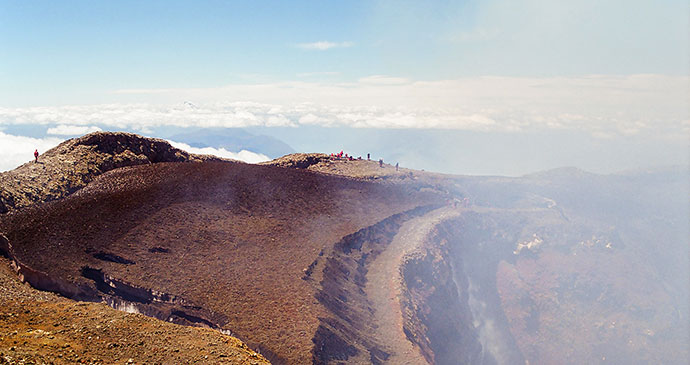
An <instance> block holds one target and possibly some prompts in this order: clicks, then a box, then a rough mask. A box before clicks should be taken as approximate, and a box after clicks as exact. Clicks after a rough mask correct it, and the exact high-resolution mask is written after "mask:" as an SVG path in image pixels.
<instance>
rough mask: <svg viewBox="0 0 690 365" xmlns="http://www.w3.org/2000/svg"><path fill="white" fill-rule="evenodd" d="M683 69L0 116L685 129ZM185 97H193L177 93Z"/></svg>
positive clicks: (597, 132) (87, 123)
mask: <svg viewBox="0 0 690 365" xmlns="http://www.w3.org/2000/svg"><path fill="white" fill-rule="evenodd" d="M689 82H690V78H688V77H687V76H664V75H629V76H598V75H593V76H586V77H552V78H516V77H477V78H466V79H456V80H440V81H411V80H409V79H405V78H399V77H387V76H370V77H366V78H362V79H360V80H359V81H358V82H354V83H342V84H321V83H309V82H283V83H273V84H258V85H228V86H225V87H218V88H206V89H134V90H118V91H117V92H116V94H115V95H119V96H123V97H133V96H134V97H137V98H144V99H146V100H151V101H152V102H150V103H146V104H143V103H141V104H132V103H114V104H101V105H76V106H57V107H29V108H0V126H1V125H3V124H4V125H7V124H43V125H53V124H59V125H62V126H59V127H58V128H55V129H51V130H52V132H54V133H57V132H60V133H68V132H75V131H76V130H77V128H83V130H89V129H93V128H97V127H94V126H100V127H101V128H115V129H130V130H138V131H141V132H146V131H148V130H150V129H151V128H154V127H160V126H180V127H189V126H194V127H248V126H266V127H278V126H279V127H285V126H288V127H295V126H300V125H319V126H346V127H353V128H435V129H457V130H469V131H484V132H520V131H548V130H560V131H563V130H575V131H579V132H586V133H589V134H591V135H593V136H597V137H613V136H628V135H648V136H649V137H650V138H652V137H660V138H683V136H687V134H688V133H689V132H690V118H689V117H688V110H687V100H689V99H690V95H689V91H688V88H687V85H688V83H689ZM185 101H191V102H192V103H193V106H190V105H191V104H190V103H185Z"/></svg>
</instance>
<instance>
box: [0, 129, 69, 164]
mask: <svg viewBox="0 0 690 365" xmlns="http://www.w3.org/2000/svg"><path fill="white" fill-rule="evenodd" d="M62 141H63V139H61V138H54V137H49V138H30V137H23V136H13V135H11V134H5V133H3V132H0V156H2V158H0V171H7V170H12V169H14V168H15V167H17V166H19V165H21V164H23V163H25V162H30V161H32V160H33V159H34V155H33V153H34V149H38V152H39V153H43V152H45V151H47V150H49V149H51V148H53V147H55V146H57V145H58V144H60V142H62Z"/></svg>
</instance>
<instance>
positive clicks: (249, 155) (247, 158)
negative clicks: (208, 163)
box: [168, 141, 271, 163]
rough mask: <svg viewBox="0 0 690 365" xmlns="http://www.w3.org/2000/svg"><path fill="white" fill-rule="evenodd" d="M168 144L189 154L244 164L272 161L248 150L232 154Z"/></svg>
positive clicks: (179, 143) (222, 149)
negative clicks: (209, 156)
mask: <svg viewBox="0 0 690 365" xmlns="http://www.w3.org/2000/svg"><path fill="white" fill-rule="evenodd" d="M168 142H170V144H171V145H172V146H173V147H176V148H179V149H181V150H185V151H187V152H189V153H196V154H200V155H214V156H218V157H223V158H230V159H233V160H239V161H244V162H248V163H259V162H264V161H269V160H271V159H270V158H269V157H268V156H266V155H263V154H260V153H255V152H251V151H247V150H242V151H240V152H230V151H228V150H226V149H225V148H213V147H203V148H197V147H192V146H190V145H188V144H185V143H181V142H175V141H168Z"/></svg>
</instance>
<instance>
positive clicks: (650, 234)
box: [0, 133, 688, 364]
mask: <svg viewBox="0 0 690 365" xmlns="http://www.w3.org/2000/svg"><path fill="white" fill-rule="evenodd" d="M683 176H684V175H683V174H682V173H678V172H674V171H666V170H664V171H656V172H644V173H635V174H627V175H611V176H602V175H593V174H587V173H584V172H581V171H579V170H558V171H551V172H548V173H543V174H539V175H533V176H526V177H524V178H495V177H461V176H449V175H441V174H432V173H425V172H420V171H412V170H407V169H400V170H398V169H396V168H395V167H393V166H389V165H383V166H382V167H381V166H379V163H378V162H375V161H366V160H355V161H346V160H336V159H331V158H329V157H328V156H326V155H320V154H310V155H305V154H296V155H288V156H285V157H283V158H280V159H277V160H274V161H272V162H269V163H266V164H263V165H251V164H245V163H241V162H236V161H228V160H221V159H217V158H211V157H203V156H195V155H189V154H186V153H185V152H183V151H180V150H176V149H174V148H172V147H170V146H169V145H167V144H166V143H165V142H164V141H161V140H152V139H147V138H143V137H139V136H136V135H131V134H122V133H95V134H90V135H87V136H84V137H81V138H78V139H74V140H70V141H67V142H65V143H63V144H62V145H60V146H58V147H56V149H54V150H51V151H49V152H47V153H46V154H45V159H44V160H43V164H34V163H27V164H25V165H23V166H21V167H19V168H18V169H16V170H13V171H10V172H7V173H3V174H2V175H1V176H0V182H2V184H3V185H2V189H3V190H2V195H1V197H2V204H3V205H2V206H3V210H4V211H5V213H4V214H3V215H2V216H1V217H0V231H1V232H2V236H1V237H0V251H2V253H3V254H4V256H6V258H7V260H5V261H3V262H2V264H3V265H5V266H3V267H5V268H4V269H3V270H2V271H0V277H2V278H3V279H2V281H0V283H2V286H1V287H0V289H2V293H3V294H2V295H1V296H0V299H1V300H2V303H3V304H7V305H6V306H5V305H3V306H2V309H0V324H1V325H0V330H2V331H3V332H2V333H1V334H0V336H1V338H0V352H2V353H3V356H11V357H12V359H13V361H19V359H29V360H32V359H33V360H47V361H57V362H60V361H62V360H60V358H57V357H50V356H53V355H49V353H53V354H57V353H60V354H62V353H63V352H64V353H65V354H64V355H63V356H73V354H74V353H69V350H64V349H66V348H67V347H62V346H64V345H65V344H69V345H70V348H72V349H74V348H76V347H77V346H80V350H79V351H85V353H86V354H88V356H90V358H89V361H92V362H102V363H108V362H111V361H112V360H113V359H115V358H119V357H120V356H125V355H124V354H126V353H132V354H134V355H132V356H134V357H136V359H133V360H137V361H139V360H140V361H148V362H180V361H206V362H231V363H241V362H247V363H252V362H261V361H265V359H268V360H269V361H271V362H273V363H287V364H304V363H317V364H325V363H374V364H380V363H395V364H398V363H415V364H416V363H436V364H457V363H482V364H493V363H498V364H504V363H527V362H529V363H598V362H609V361H614V362H618V363H636V362H639V363H648V362H663V363H684V362H687V359H688V353H687V346H685V345H686V344H687V343H688V331H687V328H688V326H687V321H688V319H687V318H688V317H687V314H688V307H687V298H688V293H687V291H688V289H687V288H688V286H687V285H686V284H687V280H685V279H683V280H680V279H678V278H683V277H684V278H687V275H686V276H682V275H684V273H685V274H687V272H684V270H687V265H686V264H687V263H685V262H683V259H682V257H683V256H682V255H683V253H684V252H686V249H687V246H688V244H687V239H688V238H687V235H684V233H683V228H682V227H683V222H682V221H681V220H682V218H681V217H683V216H686V217H687V207H684V206H682V205H681V204H678V202H677V199H675V200H674V199H673V195H672V193H673V192H675V191H678V190H679V189H680V190H682V189H683V188H684V186H685V185H684V183H683V181H682V180H683ZM684 214H685V215H684ZM662 245H663V249H661V247H662ZM7 265H11V267H12V268H13V269H14V270H13V273H12V272H11V271H10V270H9V268H8V267H7ZM14 275H16V276H14ZM16 278H19V279H20V280H22V281H24V282H27V283H29V284H31V286H32V287H33V288H35V289H38V290H42V291H49V292H53V293H57V294H58V295H59V296H56V295H52V294H47V293H44V292H39V291H36V290H35V289H30V288H27V287H24V286H21V285H19V284H18V283H17V282H16ZM22 293H24V294H22ZM26 293H28V294H26ZM17 303H20V304H17ZM93 303H104V304H107V305H108V306H110V307H113V308H116V309H120V310H123V311H127V312H135V313H139V314H143V315H146V316H148V317H153V318H156V319H158V320H160V321H158V320H156V319H152V318H148V317H144V316H141V315H137V314H127V315H126V317H123V316H125V314H124V313H121V312H117V311H112V310H109V309H108V308H106V307H105V306H104V305H102V304H93ZM81 305H86V306H89V308H98V311H99V314H100V315H101V316H102V318H103V320H104V321H106V322H107V323H108V324H109V325H110V324H113V326H115V325H117V324H118V323H119V324H122V323H130V324H132V323H134V324H137V323H147V325H136V326H132V327H133V328H132V330H131V334H120V335H117V333H120V332H117V331H115V330H113V329H110V328H109V329H108V330H107V331H106V329H105V328H104V327H103V326H104V325H103V324H100V323H99V324H98V325H96V327H92V326H91V324H90V323H92V322H93V321H95V319H93V318H91V317H86V316H79V315H76V316H70V317H66V315H65V313H72V312H71V311H72V309H73V308H80V307H79V306H81ZM27 311H28V312H27ZM77 311H78V309H77ZM31 313H37V314H36V315H35V316H33V317H31V316H30V314H31ZM62 317H65V318H66V319H65V320H62V321H56V322H55V323H57V324H55V325H54V328H55V329H57V330H54V331H57V332H60V331H62V332H60V336H62V337H61V341H62V342H60V343H58V342H55V343H52V342H50V341H48V340H46V341H45V342H44V343H42V344H45V345H46V346H48V347H45V348H44V347H41V346H39V345H40V344H35V343H34V342H35V341H34V342H31V341H28V340H24V338H29V337H31V336H33V337H31V338H32V339H35V338H37V337H36V336H37V335H36V333H35V331H37V329H36V328H35V327H40V326H39V325H38V324H40V323H44V321H50V322H51V323H52V322H53V321H54V318H62ZM29 321H31V322H29ZM106 322H104V323H106ZM164 322H167V323H164ZM170 322H172V323H170ZM31 323H36V325H31V328H30V331H29V324H31ZM179 325H184V326H179ZM134 327H136V328H134ZM75 328H78V329H81V328H84V331H89V336H86V337H78V336H76V335H75V334H74V333H73V331H74V329H75ZM41 330H42V331H47V330H44V329H41ZM189 331H197V332H193V333H192V332H189ZM182 332H184V333H185V334H184V335H182V334H180V333H182ZM27 333H29V334H27ZM228 335H232V336H235V337H236V338H238V339H239V340H241V341H243V342H240V341H239V340H236V339H234V338H232V337H230V336H228ZM50 336H53V337H56V335H50ZM69 336H72V337H69ZM108 336H120V337H117V339H112V338H109V337H108ZM185 336H187V337H185ZM204 336H206V337H204ZM213 336H215V337H213ZM211 337H213V339H211ZM207 338H208V341H207V343H206V342H204V343H199V341H200V340H199V339H203V340H204V341H206V339H207ZM128 339H136V345H134V346H135V347H134V348H136V349H139V350H138V352H135V351H132V349H131V348H130V347H126V346H130V345H131V344H130V342H131V340H130V341H127V340H128ZM22 341H24V342H22ZM32 341H33V340H32ZM124 343H127V345H125V344H124ZM114 344H115V345H114ZM210 344H215V345H210ZM34 345H35V346H34ZM51 346H53V347H51ZM137 346H138V347H137ZM180 346H186V348H185V349H184V350H183V351H181V352H180V350H179V349H180ZM125 348H126V349H127V350H126V351H125V350H119V349H125ZM45 349H49V351H48V350H45ZM81 349H83V350H81ZM156 349H157V350H156ZM175 349H177V352H175ZM255 351H256V352H255ZM257 352H258V353H260V354H261V355H258V354H257ZM79 354H81V352H79ZM221 354H223V355H224V356H220V355H221ZM55 356H57V355H55ZM182 356H187V357H182ZM262 356H263V357H262ZM264 357H265V359H264ZM91 358H93V359H95V360H91ZM62 359H65V357H63V358H62ZM70 359H72V360H74V358H73V357H72V358H70ZM70 361H71V360H70Z"/></svg>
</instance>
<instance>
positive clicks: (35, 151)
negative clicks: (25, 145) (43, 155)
mask: <svg viewBox="0 0 690 365" xmlns="http://www.w3.org/2000/svg"><path fill="white" fill-rule="evenodd" d="M37 162H38V149H35V150H34V163H37Z"/></svg>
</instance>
